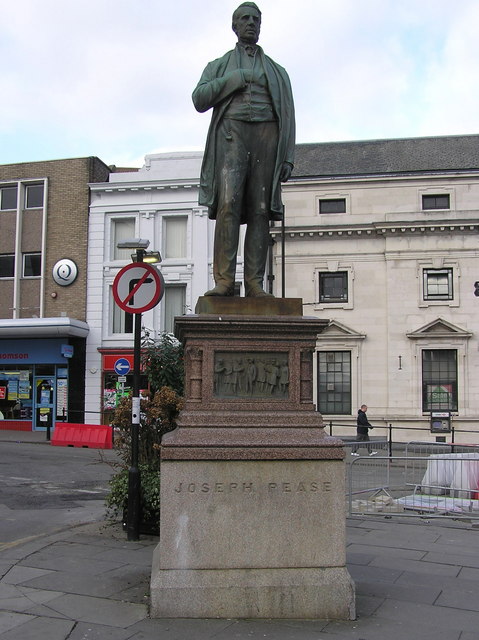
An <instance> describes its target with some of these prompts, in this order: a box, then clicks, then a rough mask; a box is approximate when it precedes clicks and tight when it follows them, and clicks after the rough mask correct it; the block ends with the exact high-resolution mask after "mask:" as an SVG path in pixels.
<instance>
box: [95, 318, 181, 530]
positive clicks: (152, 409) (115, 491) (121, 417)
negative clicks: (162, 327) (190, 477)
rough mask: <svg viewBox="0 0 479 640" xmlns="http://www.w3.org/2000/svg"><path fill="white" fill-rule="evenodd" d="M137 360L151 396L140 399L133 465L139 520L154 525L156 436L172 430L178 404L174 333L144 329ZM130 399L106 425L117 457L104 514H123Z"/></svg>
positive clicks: (128, 462) (157, 469) (157, 495)
mask: <svg viewBox="0 0 479 640" xmlns="http://www.w3.org/2000/svg"><path fill="white" fill-rule="evenodd" d="M142 364H143V367H144V370H145V373H146V375H147V377H148V380H149V382H150V386H151V389H152V395H149V394H147V395H144V396H143V397H142V398H141V400H140V426H139V439H138V468H139V471H140V478H141V483H140V484H141V496H140V511H141V519H142V521H144V522H146V521H151V522H153V523H154V528H156V530H158V529H159V519H160V455H159V449H160V446H161V439H162V437H163V436H164V434H165V433H167V432H168V431H172V430H173V429H175V428H176V419H177V418H178V415H179V413H180V411H181V409H182V408H183V398H182V394H183V388H184V385H183V378H184V368H183V348H182V346H181V344H180V343H179V342H178V340H176V338H175V337H174V336H172V335H171V334H168V333H163V334H162V335H161V337H160V339H159V340H157V341H154V340H152V339H151V338H150V336H149V333H148V332H147V331H145V332H144V339H143V344H142ZM131 404H132V402H131V398H129V397H124V398H122V399H121V400H120V403H119V404H118V406H117V408H116V409H115V413H114V414H113V420H112V422H111V426H112V427H113V429H114V439H115V448H116V449H117V451H118V454H119V457H120V461H119V462H117V463H114V466H115V468H117V469H119V470H118V472H117V473H116V474H115V475H114V476H113V477H112V478H111V480H110V492H109V494H108V496H107V498H106V508H107V515H108V516H109V517H110V518H113V519H115V518H117V517H118V516H119V515H124V514H125V513H126V509H127V506H128V471H129V468H130V466H131Z"/></svg>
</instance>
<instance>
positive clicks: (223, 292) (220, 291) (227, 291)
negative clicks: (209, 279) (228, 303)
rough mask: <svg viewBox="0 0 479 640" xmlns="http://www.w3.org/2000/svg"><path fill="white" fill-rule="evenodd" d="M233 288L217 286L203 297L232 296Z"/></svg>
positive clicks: (223, 285)
mask: <svg viewBox="0 0 479 640" xmlns="http://www.w3.org/2000/svg"><path fill="white" fill-rule="evenodd" d="M233 295H234V288H233V287H229V286H228V285H226V284H217V285H216V287H214V288H213V289H210V290H209V291H207V292H206V293H205V296H233Z"/></svg>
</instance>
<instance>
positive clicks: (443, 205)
mask: <svg viewBox="0 0 479 640" xmlns="http://www.w3.org/2000/svg"><path fill="white" fill-rule="evenodd" d="M422 208H423V210H424V211H428V210H430V209H449V208H450V197H449V194H448V193H440V194H436V195H423V197H422Z"/></svg>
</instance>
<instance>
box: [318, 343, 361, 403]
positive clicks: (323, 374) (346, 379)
mask: <svg viewBox="0 0 479 640" xmlns="http://www.w3.org/2000/svg"><path fill="white" fill-rule="evenodd" d="M338 354H341V357H342V359H341V361H338V359H337V356H338ZM345 355H346V356H347V363H346V361H345V360H344V359H343V358H344V356H345ZM331 356H333V362H332V364H333V365H334V369H332V370H328V367H329V365H330V364H331V360H328V358H329V359H330V358H331ZM345 363H346V364H349V372H344V371H343V365H344V364H345ZM324 366H326V371H321V369H322V368H324ZM352 366H353V362H352V354H351V350H349V349H331V350H324V351H323V350H319V351H318V352H317V361H316V367H317V385H316V387H317V408H318V411H319V412H320V413H321V414H323V415H347V416H350V415H351V411H352V406H353V405H352V393H353V385H352ZM345 374H346V375H345ZM337 384H339V385H340V386H341V387H343V386H344V385H347V391H346V392H344V391H343V390H342V389H341V390H340V391H339V394H340V395H341V399H340V400H339V401H336V400H328V399H326V401H322V398H323V397H324V395H325V394H326V395H328V394H329V393H330V392H333V393H335V391H336V389H335V388H334V387H335V386H336V385H337ZM323 385H325V386H326V388H325V389H323V390H322V386H323ZM330 386H333V388H329V387H330ZM335 395H336V393H335ZM333 405H334V406H333ZM338 407H339V408H340V410H339V411H338V410H337V409H338Z"/></svg>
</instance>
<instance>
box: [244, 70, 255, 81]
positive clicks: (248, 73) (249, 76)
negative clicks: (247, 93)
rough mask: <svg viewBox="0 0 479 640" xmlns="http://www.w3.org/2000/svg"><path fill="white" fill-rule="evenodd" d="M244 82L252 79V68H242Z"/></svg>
mask: <svg viewBox="0 0 479 640" xmlns="http://www.w3.org/2000/svg"><path fill="white" fill-rule="evenodd" d="M242 72H243V78H244V80H245V82H247V83H250V82H252V80H253V69H242Z"/></svg>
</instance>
